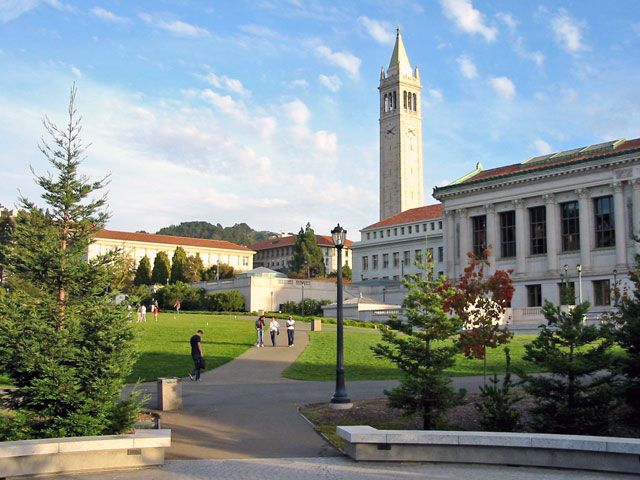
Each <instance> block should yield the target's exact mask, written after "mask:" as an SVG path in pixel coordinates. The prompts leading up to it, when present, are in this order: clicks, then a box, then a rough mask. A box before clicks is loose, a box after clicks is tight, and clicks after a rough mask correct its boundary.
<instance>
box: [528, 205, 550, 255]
mask: <svg viewBox="0 0 640 480" xmlns="http://www.w3.org/2000/svg"><path fill="white" fill-rule="evenodd" d="M529 229H530V230H529V237H530V240H531V255H542V254H545V253H547V210H546V207H544V206H540V207H533V208H530V209H529Z"/></svg>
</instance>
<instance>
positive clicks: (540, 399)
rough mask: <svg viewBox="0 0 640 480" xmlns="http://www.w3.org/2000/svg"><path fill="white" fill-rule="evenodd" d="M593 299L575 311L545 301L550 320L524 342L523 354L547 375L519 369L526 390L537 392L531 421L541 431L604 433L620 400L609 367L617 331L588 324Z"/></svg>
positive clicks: (585, 433) (545, 313)
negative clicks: (535, 334)
mask: <svg viewBox="0 0 640 480" xmlns="http://www.w3.org/2000/svg"><path fill="white" fill-rule="evenodd" d="M588 309H589V303H588V302H584V303H582V304H580V305H576V307H575V308H574V309H573V310H572V311H571V312H562V311H561V310H560V308H559V307H556V306H554V305H553V304H551V303H550V302H548V301H547V302H545V304H544V306H543V307H542V313H543V314H544V316H545V318H546V319H547V322H548V325H543V326H541V327H540V333H539V334H538V336H537V337H536V339H535V340H533V341H532V342H531V343H530V344H528V345H525V349H526V353H525V355H524V357H523V358H524V359H525V360H526V361H528V362H532V363H535V364H536V365H537V366H538V367H540V369H541V370H542V371H545V372H549V374H548V375H544V376H536V375H530V374H525V373H523V372H518V373H519V375H520V377H521V378H523V380H524V390H525V391H526V392H527V393H528V394H530V395H533V396H534V397H535V400H536V402H535V406H534V407H533V408H532V409H531V416H532V418H531V422H530V423H531V426H532V428H533V429H534V430H535V431H538V432H543V433H564V434H575V435H603V434H606V433H607V431H608V430H609V428H610V427H611V423H612V412H613V411H614V410H615V408H616V406H617V405H618V395H617V394H618V389H617V387H616V382H615V378H614V376H613V375H612V374H611V372H610V370H611V367H612V365H613V358H612V352H611V348H612V346H613V333H612V331H611V328H610V325H608V324H604V325H585V323H584V316H585V314H586V312H587V311H588Z"/></svg>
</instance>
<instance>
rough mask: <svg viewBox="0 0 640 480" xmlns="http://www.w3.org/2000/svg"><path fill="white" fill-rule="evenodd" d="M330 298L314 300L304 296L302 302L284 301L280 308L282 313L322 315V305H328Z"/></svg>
mask: <svg viewBox="0 0 640 480" xmlns="http://www.w3.org/2000/svg"><path fill="white" fill-rule="evenodd" d="M330 303H331V301H330V300H314V299H313V298H305V299H304V300H303V301H302V302H298V303H296V302H286V303H283V304H282V308H281V310H282V311H283V312H284V313H295V314H297V315H322V305H329V304H330Z"/></svg>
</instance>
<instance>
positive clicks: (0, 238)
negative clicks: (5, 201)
mask: <svg viewBox="0 0 640 480" xmlns="http://www.w3.org/2000/svg"><path fill="white" fill-rule="evenodd" d="M13 225H14V219H13V217H12V216H11V212H10V211H9V210H7V209H5V208H2V205H0V283H3V282H4V279H5V265H6V261H7V260H6V253H5V251H6V248H7V246H8V245H9V242H10V241H11V234H12V233H13Z"/></svg>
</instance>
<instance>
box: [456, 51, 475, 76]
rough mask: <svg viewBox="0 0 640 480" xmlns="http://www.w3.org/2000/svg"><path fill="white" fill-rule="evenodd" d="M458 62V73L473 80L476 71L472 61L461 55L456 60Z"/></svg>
mask: <svg viewBox="0 0 640 480" xmlns="http://www.w3.org/2000/svg"><path fill="white" fill-rule="evenodd" d="M456 61H457V62H458V66H459V67H460V72H462V75H464V77H465V78H468V79H470V80H471V79H474V78H476V77H477V76H478V69H477V68H476V66H475V64H474V63H473V60H471V58H469V57H468V56H467V55H462V56H460V57H458V58H457V59H456Z"/></svg>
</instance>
